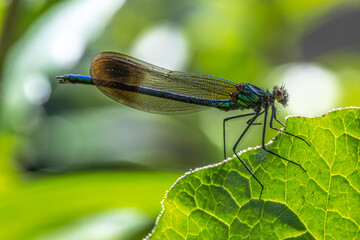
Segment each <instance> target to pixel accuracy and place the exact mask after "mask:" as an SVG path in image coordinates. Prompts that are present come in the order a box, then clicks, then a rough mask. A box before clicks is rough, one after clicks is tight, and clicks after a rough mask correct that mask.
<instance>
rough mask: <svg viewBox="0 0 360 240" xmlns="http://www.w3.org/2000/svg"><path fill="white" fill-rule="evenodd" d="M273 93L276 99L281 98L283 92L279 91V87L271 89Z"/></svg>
mask: <svg viewBox="0 0 360 240" xmlns="http://www.w3.org/2000/svg"><path fill="white" fill-rule="evenodd" d="M273 95H274V97H275V99H276V100H278V101H279V100H282V99H283V98H284V95H283V92H282V91H281V89H278V88H275V89H274V91H273Z"/></svg>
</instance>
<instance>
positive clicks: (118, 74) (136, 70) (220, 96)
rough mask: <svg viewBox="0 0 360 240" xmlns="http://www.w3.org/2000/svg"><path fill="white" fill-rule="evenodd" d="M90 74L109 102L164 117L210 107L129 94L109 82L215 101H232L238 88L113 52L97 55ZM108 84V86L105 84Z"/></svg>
mask: <svg viewBox="0 0 360 240" xmlns="http://www.w3.org/2000/svg"><path fill="white" fill-rule="evenodd" d="M90 74H91V77H92V78H93V81H94V83H95V85H96V86H97V87H98V88H99V90H100V91H102V92H103V93H104V94H106V95H107V96H109V97H110V98H112V99H114V100H116V101H118V102H120V103H122V104H125V105H128V106H130V107H133V108H136V109H140V110H143V111H147V112H154V113H162V114H177V113H184V112H194V111H199V110H203V109H207V108H209V107H211V106H204V105H197V104H193V103H189V102H184V101H180V100H176V99H175V100H174V99H166V98H162V97H157V96H151V95H148V94H146V93H139V92H134V91H126V90H124V89H120V88H115V87H114V84H110V82H111V83H114V82H115V83H116V82H118V83H119V84H125V85H128V86H133V87H143V88H148V89H155V90H159V91H160V92H164V93H167V94H169V93H170V94H174V95H176V96H177V95H179V94H180V95H184V96H189V97H191V98H201V99H208V100H215V101H217V100H219V101H220V100H221V101H231V99H230V94H231V93H233V92H235V91H237V88H236V84H235V83H233V82H231V81H228V80H225V79H221V78H216V77H211V76H206V75H201V74H195V73H187V72H177V71H170V70H167V69H164V68H161V67H157V66H154V65H152V64H149V63H146V62H144V61H141V60H138V59H136V58H133V57H130V56H127V55H124V54H120V53H114V52H103V53H99V54H98V55H96V56H95V57H94V59H93V61H92V65H91V71H90ZM107 81H108V82H109V84H106V82H107Z"/></svg>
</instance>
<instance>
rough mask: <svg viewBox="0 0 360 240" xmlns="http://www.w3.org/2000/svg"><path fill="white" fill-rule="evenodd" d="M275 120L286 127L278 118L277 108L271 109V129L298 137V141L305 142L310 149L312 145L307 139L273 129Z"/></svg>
mask: <svg viewBox="0 0 360 240" xmlns="http://www.w3.org/2000/svg"><path fill="white" fill-rule="evenodd" d="M273 119H275V120H276V121H278V122H279V123H280V124H281V125H283V126H284V127H285V125H284V124H283V123H282V122H280V121H279V120H278V119H277V118H276V108H275V106H272V107H271V118H270V124H269V125H270V128H271V129H274V130H276V131H279V132H282V133H285V134H288V135H290V136H293V137H296V138H297V139H300V140H301V141H303V142H305V143H306V144H307V145H308V146H309V147H310V144H309V143H308V142H307V141H306V140H305V139H303V138H302V137H299V136H296V135H294V134H291V133H288V132H286V131H283V130H280V129H277V128H275V127H273V125H272V121H273Z"/></svg>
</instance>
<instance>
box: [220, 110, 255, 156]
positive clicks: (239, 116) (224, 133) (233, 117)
mask: <svg viewBox="0 0 360 240" xmlns="http://www.w3.org/2000/svg"><path fill="white" fill-rule="evenodd" d="M251 115H256V112H252V113H246V114H241V115H237V116H232V117H228V118H225V119H224V121H223V141H224V159H226V141H225V139H226V138H225V135H226V131H225V129H226V127H225V126H226V122H227V121H229V120H232V119H236V118H241V117H247V116H251ZM250 120H251V119H250Z"/></svg>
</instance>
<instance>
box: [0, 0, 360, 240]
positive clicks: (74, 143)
mask: <svg viewBox="0 0 360 240" xmlns="http://www.w3.org/2000/svg"><path fill="white" fill-rule="evenodd" d="M0 23H1V24H0V26H1V27H0V28H1V29H0V30H1V38H0V86H1V87H0V91H1V94H0V107H1V108H0V123H1V125H0V146H1V147H0V226H1V231H0V239H7V240H8V239H40V240H43V239H50V240H51V239H140V238H142V237H144V236H145V235H146V234H147V233H148V232H149V231H150V230H151V228H152V226H153V224H154V222H155V218H156V216H157V215H158V214H159V213H160V211H161V205H160V201H161V200H162V198H163V197H164V195H165V192H166V190H168V189H169V188H170V187H171V185H172V184H173V183H174V182H175V180H176V179H177V178H178V177H180V176H181V175H182V174H183V173H184V172H186V171H188V170H189V169H194V168H196V167H201V166H204V165H208V164H210V163H215V162H219V161H221V160H222V159H223V152H222V151H223V149H222V120H223V118H225V117H227V116H232V115H234V114H236V113H239V112H235V113H226V112H221V111H219V110H217V109H214V110H209V111H204V112H199V113H193V114H186V115H179V116H177V115H176V116H175V115H174V116H173V115H171V116H162V115H156V114H150V113H145V112H141V111H138V110H134V109H130V108H128V107H125V106H122V105H121V104H118V103H116V102H114V101H112V100H111V99H109V98H107V97H105V96H104V95H103V94H102V93H100V92H99V91H98V90H97V89H96V88H95V87H89V86H81V85H59V84H58V82H57V81H56V79H55V76H57V75H63V74H66V73H75V74H88V73H89V66H90V63H91V59H92V57H93V56H94V55H95V54H97V53H99V52H102V51H116V52H121V53H126V54H129V55H131V56H134V57H137V58H140V59H142V60H145V61H147V62H150V63H153V64H155V65H158V66H162V67H166V68H169V69H172V70H183V71H189V72H196V73H202V74H207V75H213V76H217V77H222V78H226V79H228V80H231V81H233V82H236V83H242V82H246V83H252V84H255V85H257V86H259V87H261V88H264V89H268V88H270V89H271V88H272V87H273V86H274V85H280V84H282V83H285V84H286V87H287V89H288V91H289V94H290V104H289V106H288V107H287V108H283V107H280V106H279V111H280V112H279V119H282V120H283V119H284V117H285V116H287V115H289V114H291V115H304V116H314V115H318V114H322V113H326V112H327V111H329V110H331V109H333V108H338V107H345V106H359V105H360V98H359V92H360V81H359V79H360V54H359V53H360V29H359V27H358V26H359V25H360V2H359V1H355V0H354V1H344V0H341V1H340V0H331V1H329V0H327V1H324V0H311V1H310V0H306V1H288V0H277V1H276V0H274V1H263V0H244V1H235V0H232V1H220V0H211V1H204V0H178V1H175V0H128V1H125V0H108V1H101V0H67V1H45V0H36V1H35V0H14V1H10V0H5V1H0ZM243 124H244V121H238V122H236V121H235V123H232V124H230V126H229V129H228V130H229V131H228V132H230V135H231V136H229V139H228V141H227V142H228V144H229V145H228V146H229V147H231V142H232V141H233V140H234V139H235V137H236V135H238V134H239V133H240V132H241V130H242V126H243ZM260 132H261V128H259V127H256V126H255V127H254V129H253V130H252V131H251V133H250V134H247V136H246V140H244V141H243V143H242V145H241V146H240V147H239V150H241V149H243V148H247V147H250V146H256V145H259V144H260V141H261V136H260ZM275 135H276V132H272V131H268V133H267V140H270V139H271V138H272V137H274V136H275Z"/></svg>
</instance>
